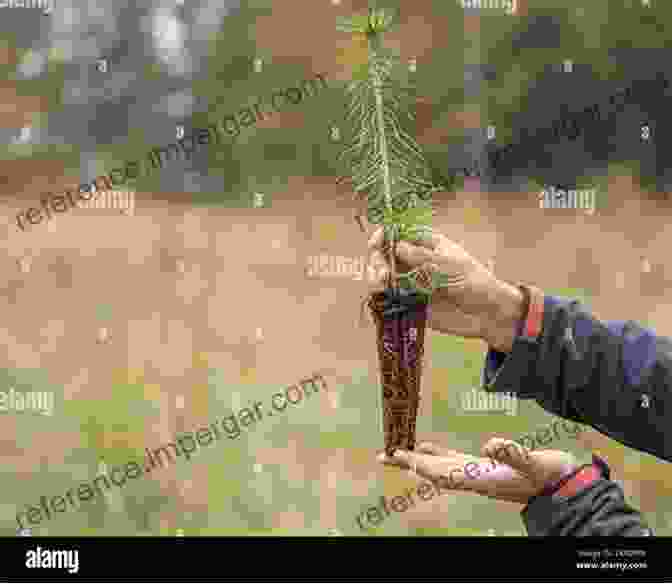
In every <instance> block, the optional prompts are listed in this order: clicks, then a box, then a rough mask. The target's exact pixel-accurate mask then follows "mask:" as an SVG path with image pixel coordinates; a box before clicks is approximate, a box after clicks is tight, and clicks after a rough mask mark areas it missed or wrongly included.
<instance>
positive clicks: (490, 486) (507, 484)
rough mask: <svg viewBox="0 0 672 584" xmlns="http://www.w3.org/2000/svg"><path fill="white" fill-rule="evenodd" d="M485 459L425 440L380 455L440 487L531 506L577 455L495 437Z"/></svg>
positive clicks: (381, 459) (571, 466) (571, 467)
mask: <svg viewBox="0 0 672 584" xmlns="http://www.w3.org/2000/svg"><path fill="white" fill-rule="evenodd" d="M481 454H482V455H483V457H481V458H479V457H475V456H472V455H469V454H464V453H461V452H456V451H455V450H449V449H446V448H441V447H439V446H435V445H433V444H421V445H420V446H419V447H418V449H417V450H416V451H415V452H408V451H404V450H397V451H396V452H395V453H394V456H386V455H385V454H384V453H383V454H381V455H379V457H378V461H379V462H382V463H383V464H385V465H392V466H397V467H399V468H402V469H407V470H413V472H415V473H416V474H417V475H419V476H421V477H424V478H426V479H428V480H430V481H432V482H433V483H435V484H437V485H438V486H439V487H440V488H445V489H447V490H453V491H470V492H472V493H478V494H479V495H484V496H486V497H490V498H492V499H498V500H500V501H509V502H512V503H522V504H527V503H528V502H529V500H530V499H531V498H532V497H534V496H535V495H538V494H539V493H540V492H541V491H542V490H543V489H544V487H545V486H547V485H548V484H550V483H551V482H553V481H556V480H558V479H560V478H561V477H562V476H563V475H564V474H565V473H566V472H570V471H572V470H574V469H576V468H578V464H577V463H576V460H575V459H574V456H573V455H572V454H570V453H569V452H562V451H559V450H534V451H532V450H529V449H528V448H525V447H524V446H522V445H520V444H518V443H517V442H514V441H512V440H504V439H502V438H493V439H491V440H489V441H488V442H487V443H486V444H485V446H483V449H482V452H481Z"/></svg>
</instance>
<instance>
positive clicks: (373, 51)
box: [337, 8, 442, 295]
mask: <svg viewBox="0 0 672 584" xmlns="http://www.w3.org/2000/svg"><path fill="white" fill-rule="evenodd" d="M394 20H395V17H394V16H393V14H392V12H391V11H389V10H383V9H376V8H369V11H368V14H366V15H354V16H352V17H350V18H342V19H340V20H339V22H338V25H337V30H339V31H340V32H346V33H349V34H352V35H366V38H367V42H368V61H367V63H366V65H365V67H364V69H363V70H362V69H357V70H355V72H354V76H353V80H352V81H351V82H350V83H348V85H347V88H346V91H347V95H348V103H347V106H346V115H345V118H346V122H347V124H348V126H349V127H348V133H349V137H348V140H347V143H346V147H345V149H344V150H343V151H342V152H341V154H340V155H339V160H343V161H344V162H345V164H346V165H347V168H348V172H349V174H350V175H351V176H352V183H353V188H354V190H355V193H356V195H355V198H356V199H358V200H360V201H362V200H363V201H366V204H367V217H368V220H369V221H370V222H371V223H373V224H377V225H382V226H383V228H384V231H385V237H386V240H387V241H388V242H390V243H392V244H394V243H396V242H397V241H402V240H405V241H417V240H418V239H419V238H422V237H424V236H426V235H428V234H429V233H430V232H431V219H432V215H433V210H432V195H433V193H435V192H437V191H438V190H439V187H437V186H436V185H435V184H434V182H433V181H432V170H431V167H430V165H429V164H428V162H427V160H426V158H425V156H424V155H423V153H422V151H421V149H420V147H419V146H418V144H417V143H416V141H415V139H414V138H413V137H412V136H411V135H410V134H409V132H408V130H407V127H406V126H407V124H408V121H409V120H411V121H412V120H413V119H414V116H413V114H412V112H411V111H410V107H409V106H410V103H409V102H410V101H411V99H412V98H413V93H414V92H413V89H412V87H411V86H410V84H408V83H407V82H405V81H404V78H405V74H403V73H402V72H401V69H402V67H401V62H400V58H399V55H398V54H397V53H396V52H395V51H393V50H390V49H388V48H385V47H384V46H383V44H382V36H383V34H384V33H386V32H388V31H390V30H391V28H392V23H393V22H394ZM391 262H392V270H393V271H394V263H393V262H394V260H393V259H391ZM393 276H394V277H395V279H396V280H397V281H398V282H399V283H400V284H401V285H402V286H403V287H405V288H407V289H412V290H414V291H416V292H420V293H423V294H426V295H430V294H431V293H432V292H433V291H434V289H436V288H437V287H438V286H439V285H441V283H442V278H441V277H440V276H439V274H438V273H437V272H435V271H434V270H431V271H427V269H426V268H425V269H424V271H423V269H422V268H418V269H416V270H414V271H412V272H410V273H409V274H405V275H404V276H403V277H400V276H397V275H396V273H394V274H393Z"/></svg>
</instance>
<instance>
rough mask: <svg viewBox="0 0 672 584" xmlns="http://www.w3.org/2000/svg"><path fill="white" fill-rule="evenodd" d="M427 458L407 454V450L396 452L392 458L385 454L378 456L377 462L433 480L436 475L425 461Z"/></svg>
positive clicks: (410, 453)
mask: <svg viewBox="0 0 672 584" xmlns="http://www.w3.org/2000/svg"><path fill="white" fill-rule="evenodd" d="M427 458H428V457H427V456H426V455H423V454H416V453H414V452H408V451H407V450H396V451H395V452H394V454H393V455H392V456H389V455H386V454H385V453H382V454H380V455H378V461H379V462H382V463H383V464H385V465H388V466H396V467H398V468H402V469H404V470H412V471H413V472H414V473H415V474H417V475H419V476H421V477H424V478H426V479H430V480H434V479H435V478H436V473H435V472H434V471H433V470H432V464H431V462H428V461H427Z"/></svg>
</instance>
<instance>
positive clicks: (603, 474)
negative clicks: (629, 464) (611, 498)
mask: <svg viewBox="0 0 672 584" xmlns="http://www.w3.org/2000/svg"><path fill="white" fill-rule="evenodd" d="M610 474H611V473H610V470H609V467H608V466H607V463H606V462H605V461H604V460H602V459H601V458H599V457H598V456H596V455H593V462H592V463H591V464H586V465H583V466H580V467H578V468H576V469H574V470H573V471H571V472H569V473H567V474H566V475H565V476H563V477H562V478H561V479H560V480H559V481H555V482H554V483H553V484H552V485H548V486H547V487H546V488H545V489H544V490H543V491H542V492H541V493H539V495H537V496H535V497H532V498H531V499H530V501H529V503H528V504H527V505H526V506H525V508H524V509H523V510H522V512H521V516H522V518H523V523H524V524H525V528H526V529H527V533H528V535H530V536H543V535H551V534H553V533H555V532H558V531H563V530H565V529H566V527H567V526H566V525H565V524H564V521H565V520H566V518H567V515H568V512H570V511H571V507H572V503H575V502H576V501H579V500H581V499H582V498H583V497H584V495H585V494H587V493H588V491H589V490H590V489H591V488H592V487H594V486H595V485H596V484H597V483H599V482H605V481H608V480H609V478H610ZM556 534H557V533H556ZM567 535H569V534H567Z"/></svg>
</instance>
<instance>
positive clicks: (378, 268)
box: [369, 249, 390, 291]
mask: <svg viewBox="0 0 672 584" xmlns="http://www.w3.org/2000/svg"><path fill="white" fill-rule="evenodd" d="M369 266H370V268H371V270H372V273H371V280H370V282H371V287H372V288H373V290H374V291H378V290H383V289H385V287H386V284H387V279H388V277H389V274H390V270H389V267H388V265H387V261H386V260H385V256H384V255H383V252H382V251H380V250H377V249H376V250H374V251H372V252H371V256H370V258H369Z"/></svg>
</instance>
